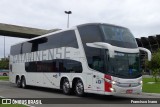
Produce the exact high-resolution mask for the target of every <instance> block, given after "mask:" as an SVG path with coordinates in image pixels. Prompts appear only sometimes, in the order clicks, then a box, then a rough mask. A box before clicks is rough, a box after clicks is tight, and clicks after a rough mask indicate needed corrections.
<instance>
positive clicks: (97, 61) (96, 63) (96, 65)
mask: <svg viewBox="0 0 160 107" xmlns="http://www.w3.org/2000/svg"><path fill="white" fill-rule="evenodd" d="M92 68H93V69H95V70H97V71H100V72H103V71H104V61H103V60H102V59H101V58H100V57H99V56H93V65H92Z"/></svg>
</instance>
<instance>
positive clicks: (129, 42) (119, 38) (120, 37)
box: [101, 25, 137, 48]
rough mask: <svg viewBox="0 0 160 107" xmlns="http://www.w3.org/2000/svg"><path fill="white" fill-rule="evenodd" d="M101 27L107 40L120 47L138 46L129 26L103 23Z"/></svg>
mask: <svg viewBox="0 0 160 107" xmlns="http://www.w3.org/2000/svg"><path fill="white" fill-rule="evenodd" d="M101 28H102V32H103V35H104V39H105V42H107V43H110V44H111V45H114V46H119V47H126V48H137V44H136V41H135V38H134V36H133V35H132V33H131V32H130V31H129V30H128V29H127V28H123V27H118V26H109V25H101ZM127 46H129V47H127Z"/></svg>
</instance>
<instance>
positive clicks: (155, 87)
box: [142, 78, 160, 93]
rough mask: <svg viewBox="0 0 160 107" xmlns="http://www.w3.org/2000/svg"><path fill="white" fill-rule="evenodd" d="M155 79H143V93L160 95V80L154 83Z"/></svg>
mask: <svg viewBox="0 0 160 107" xmlns="http://www.w3.org/2000/svg"><path fill="white" fill-rule="evenodd" d="M154 81H155V80H154V78H143V86H142V91H143V92H146V93H160V88H159V87H160V79H158V82H155V83H154ZM149 82H153V84H149Z"/></svg>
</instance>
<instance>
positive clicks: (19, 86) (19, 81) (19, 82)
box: [16, 77, 21, 88]
mask: <svg viewBox="0 0 160 107" xmlns="http://www.w3.org/2000/svg"><path fill="white" fill-rule="evenodd" d="M16 85H17V87H18V88H21V79H20V78H19V77H18V78H17V81H16Z"/></svg>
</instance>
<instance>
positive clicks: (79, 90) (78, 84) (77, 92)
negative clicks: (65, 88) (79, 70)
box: [74, 79, 84, 97]
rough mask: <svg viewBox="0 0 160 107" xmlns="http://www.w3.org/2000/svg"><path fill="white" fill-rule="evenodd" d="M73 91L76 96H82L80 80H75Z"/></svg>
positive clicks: (82, 88)
mask: <svg viewBox="0 0 160 107" xmlns="http://www.w3.org/2000/svg"><path fill="white" fill-rule="evenodd" d="M74 89H75V93H76V95H77V96H79V97H82V96H84V85H83V82H82V80H80V79H79V80H77V82H76V85H75V88H74Z"/></svg>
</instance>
